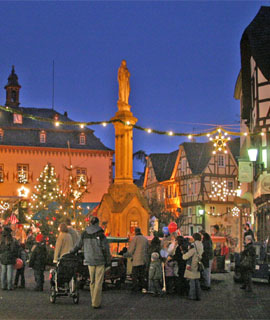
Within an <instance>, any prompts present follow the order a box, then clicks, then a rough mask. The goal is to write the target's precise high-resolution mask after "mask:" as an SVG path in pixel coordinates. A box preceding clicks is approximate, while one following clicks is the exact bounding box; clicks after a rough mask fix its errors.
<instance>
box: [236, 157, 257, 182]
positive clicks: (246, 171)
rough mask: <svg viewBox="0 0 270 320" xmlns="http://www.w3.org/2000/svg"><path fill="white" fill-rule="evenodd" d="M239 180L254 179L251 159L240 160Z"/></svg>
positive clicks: (247, 180) (248, 180)
mask: <svg viewBox="0 0 270 320" xmlns="http://www.w3.org/2000/svg"><path fill="white" fill-rule="evenodd" d="M238 180H239V181H240V182H251V181H253V166H252V163H251V162H250V161H239V174H238Z"/></svg>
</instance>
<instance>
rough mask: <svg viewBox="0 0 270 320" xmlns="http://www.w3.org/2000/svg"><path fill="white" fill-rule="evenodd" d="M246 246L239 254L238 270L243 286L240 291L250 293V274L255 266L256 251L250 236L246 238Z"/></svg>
mask: <svg viewBox="0 0 270 320" xmlns="http://www.w3.org/2000/svg"><path fill="white" fill-rule="evenodd" d="M245 240H246V245H245V249H244V251H243V252H242V253H241V260H240V269H241V274H242V278H243V280H244V284H243V285H242V286H241V289H244V290H246V291H248V292H252V280H251V277H252V273H253V271H254V269H255V265H256V250H255V248H254V246H253V239H252V236H251V235H248V236H246V238H245Z"/></svg>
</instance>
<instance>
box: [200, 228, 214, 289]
mask: <svg viewBox="0 0 270 320" xmlns="http://www.w3.org/2000/svg"><path fill="white" fill-rule="evenodd" d="M200 234H201V235H202V238H203V240H202V244H203V255H202V263H203V266H204V270H203V272H202V273H203V274H202V275H203V284H202V285H201V288H202V289H203V290H210V288H211V267H212V261H213V258H214V252H213V243H212V240H211V237H210V235H209V234H208V233H207V232H205V231H203V230H202V231H201V232H200Z"/></svg>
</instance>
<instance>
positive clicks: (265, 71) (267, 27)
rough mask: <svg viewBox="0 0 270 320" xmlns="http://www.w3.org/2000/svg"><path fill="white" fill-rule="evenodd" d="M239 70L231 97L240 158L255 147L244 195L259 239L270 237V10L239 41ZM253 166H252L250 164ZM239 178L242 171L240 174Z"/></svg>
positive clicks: (262, 12) (263, 12)
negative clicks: (237, 117)
mask: <svg viewBox="0 0 270 320" xmlns="http://www.w3.org/2000/svg"><path fill="white" fill-rule="evenodd" d="M240 44H241V46H240V47H241V71H240V74H239V76H238V79H237V82H236V86H235V93H234V96H235V98H236V99H239V100H240V109H241V130H242V132H245V133H248V134H249V133H251V136H249V135H248V136H247V137H245V136H242V138H241V158H242V160H243V161H248V155H247V152H246V151H247V148H250V147H256V148H257V150H258V156H257V159H256V161H254V162H253V171H251V175H252V176H251V178H250V179H247V180H245V177H244V178H243V180H244V181H243V182H246V183H243V184H242V189H243V194H244V195H245V196H246V198H247V199H249V201H250V203H251V207H252V213H253V219H252V220H253V221H252V223H253V226H254V227H255V228H256V229H257V230H256V231H257V237H258V240H266V239H267V238H268V237H269V234H270V218H269V217H270V206H269V202H270V148H269V145H270V7H261V8H260V10H259V12H258V13H257V15H256V16H255V18H254V19H253V21H252V22H251V23H250V24H249V25H248V27H247V28H246V29H245V31H244V33H243V35H242V38H241V43H240ZM250 166H251V167H252V165H250ZM240 176H241V171H240Z"/></svg>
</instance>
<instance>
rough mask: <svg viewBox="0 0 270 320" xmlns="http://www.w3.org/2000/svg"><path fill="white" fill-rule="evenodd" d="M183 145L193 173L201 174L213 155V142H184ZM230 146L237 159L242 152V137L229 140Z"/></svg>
mask: <svg viewBox="0 0 270 320" xmlns="http://www.w3.org/2000/svg"><path fill="white" fill-rule="evenodd" d="M182 145H183V147H184V150H185V153H186V157H187V160H188V163H189V167H190V169H191V171H192V173H193V174H201V173H202V172H203V170H204V169H205V168H206V166H207V164H208V162H209V161H210V159H211V157H212V151H213V143H212V142H207V143H195V142H184V143H183V144H182ZM228 146H229V148H230V150H231V153H232V155H233V157H234V159H235V160H236V161H237V159H238V157H239V152H240V138H237V139H234V140H231V141H229V142H228Z"/></svg>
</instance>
